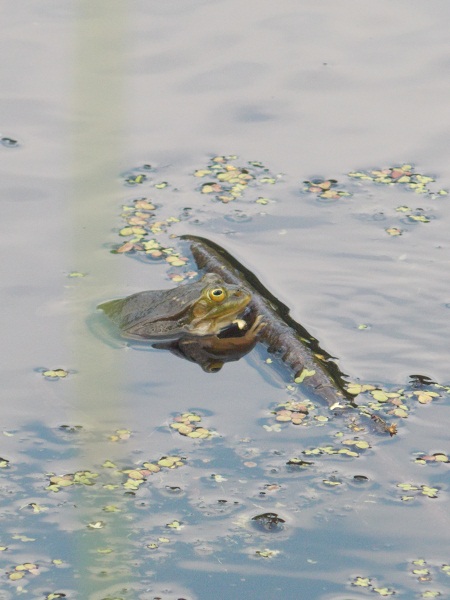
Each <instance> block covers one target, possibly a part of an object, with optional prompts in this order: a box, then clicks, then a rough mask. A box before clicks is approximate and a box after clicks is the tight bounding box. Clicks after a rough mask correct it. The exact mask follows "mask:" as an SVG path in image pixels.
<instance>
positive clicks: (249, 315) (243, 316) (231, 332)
mask: <svg viewBox="0 0 450 600" xmlns="http://www.w3.org/2000/svg"><path fill="white" fill-rule="evenodd" d="M255 317H256V315H255V313H254V311H253V310H252V309H251V308H250V307H249V306H248V305H247V306H246V307H245V308H244V309H243V311H242V312H240V313H238V314H237V315H236V319H235V320H234V321H233V322H232V323H230V324H229V325H227V326H226V327H224V328H223V329H222V331H220V332H219V333H218V334H217V337H218V338H220V339H225V338H236V337H243V336H244V335H245V334H246V332H247V331H248V330H249V328H250V327H251V326H252V324H253V322H254V320H255Z"/></svg>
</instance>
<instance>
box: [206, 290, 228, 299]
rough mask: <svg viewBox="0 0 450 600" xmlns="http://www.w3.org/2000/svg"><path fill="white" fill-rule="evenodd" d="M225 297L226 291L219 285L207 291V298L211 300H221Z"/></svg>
mask: <svg viewBox="0 0 450 600" xmlns="http://www.w3.org/2000/svg"><path fill="white" fill-rule="evenodd" d="M225 297H226V292H225V290H224V288H221V287H217V288H213V289H212V290H209V292H208V298H209V299H210V300H212V301H213V302H223V300H225Z"/></svg>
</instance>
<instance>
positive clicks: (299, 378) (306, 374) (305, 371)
mask: <svg viewBox="0 0 450 600" xmlns="http://www.w3.org/2000/svg"><path fill="white" fill-rule="evenodd" d="M315 374H316V371H315V369H310V370H308V369H307V368H306V367H305V368H304V369H303V370H302V371H301V373H300V374H299V375H297V376H296V377H295V379H294V381H295V383H303V381H304V380H305V379H306V378H307V377H312V376H313V375H315Z"/></svg>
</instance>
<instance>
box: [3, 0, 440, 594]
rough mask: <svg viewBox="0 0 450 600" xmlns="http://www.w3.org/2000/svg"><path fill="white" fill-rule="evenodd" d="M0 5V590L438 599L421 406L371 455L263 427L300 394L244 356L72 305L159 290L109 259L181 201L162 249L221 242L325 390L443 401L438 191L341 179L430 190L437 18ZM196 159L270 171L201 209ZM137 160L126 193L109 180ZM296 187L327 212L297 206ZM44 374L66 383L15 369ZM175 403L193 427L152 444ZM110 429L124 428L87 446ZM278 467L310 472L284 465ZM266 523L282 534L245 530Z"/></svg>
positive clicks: (364, 8)
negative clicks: (292, 462)
mask: <svg viewBox="0 0 450 600" xmlns="http://www.w3.org/2000/svg"><path fill="white" fill-rule="evenodd" d="M2 13H3V14H2V17H3V18H2V19H1V31H2V35H1V36H0V45H1V49H2V56H3V57H4V59H3V61H2V67H1V72H2V76H1V81H2V96H1V100H0V103H1V114H2V117H3V118H2V124H1V130H0V133H1V135H2V136H3V137H4V138H11V139H13V140H17V141H18V142H19V143H18V145H14V144H11V143H8V141H7V140H6V141H5V142H4V143H3V144H1V145H0V155H1V171H2V173H1V181H2V184H1V185H2V200H3V201H2V208H3V212H2V235H1V243H2V246H3V257H4V260H3V273H4V275H3V277H2V283H1V288H2V306H3V311H2V312H3V325H2V328H3V339H4V350H3V354H2V367H1V373H2V389H3V395H4V401H3V411H2V420H1V430H2V431H4V435H3V437H2V444H1V449H0V456H2V457H3V458H4V459H6V460H7V461H9V463H8V465H7V466H6V465H5V468H4V469H0V475H1V479H0V504H1V509H0V547H1V548H2V549H3V548H6V549H5V550H3V551H2V552H0V557H1V561H0V582H1V583H0V599H1V600H10V599H11V598H15V597H16V596H18V595H20V594H21V593H22V592H27V593H28V596H29V597H33V598H34V597H36V598H57V597H64V596H61V595H60V596H58V595H57V594H66V597H68V598H80V599H81V598H89V599H91V598H92V600H103V599H111V598H124V599H127V600H129V599H133V598H142V599H143V600H150V599H154V598H163V599H164V600H174V599H177V598H186V599H189V600H194V599H201V600H209V599H210V598H214V599H215V600H216V599H218V600H222V599H223V600H228V599H230V598H251V599H252V600H253V599H255V600H256V598H258V599H259V598H263V599H264V600H270V599H272V598H279V597H282V596H283V597H285V598H298V597H305V598H306V597H307V598H309V599H311V600H316V599H317V600H357V599H358V600H359V599H360V598H365V597H368V594H369V591H370V590H372V591H371V593H370V595H372V596H374V594H378V595H381V596H383V593H384V594H385V595H387V594H388V593H390V592H393V591H395V592H397V593H398V595H399V596H400V594H401V593H403V596H404V597H407V598H421V597H437V596H436V595H435V596H433V595H428V596H426V595H425V594H426V593H427V592H428V593H429V594H433V593H437V592H440V594H441V596H440V597H441V598H445V597H448V595H449V590H450V586H449V579H448V570H447V569H446V568H445V566H444V567H443V565H448V564H449V563H450V552H449V550H448V531H449V519H448V511H447V509H446V505H447V502H448V488H449V476H448V468H449V466H448V464H447V463H440V464H427V465H421V464H417V463H415V462H414V461H415V458H416V457H417V455H418V453H421V452H423V453H425V454H433V453H435V452H443V453H448V452H450V447H449V443H448V433H447V425H446V423H448V421H449V418H450V404H449V400H448V395H447V393H446V392H445V390H444V391H442V392H441V394H442V396H441V398H439V399H438V400H435V401H433V402H432V403H431V404H429V405H419V403H417V402H415V401H414V402H412V401H411V403H410V405H409V407H410V414H409V416H408V418H407V419H402V418H397V419H395V420H397V421H398V422H399V434H398V435H397V436H396V437H394V438H391V439H386V438H384V437H380V436H376V435H375V434H374V433H371V432H369V433H367V432H355V431H350V430H349V429H348V428H347V424H346V422H345V421H344V420H339V419H334V420H330V421H327V422H323V424H322V425H319V423H320V421H317V420H314V418H312V419H311V425H310V426H309V427H295V426H292V425H291V426H285V425H283V426H282V427H281V429H280V430H279V431H276V430H274V429H272V430H267V427H272V426H273V425H275V421H274V418H273V415H271V414H270V410H271V409H273V408H274V407H275V405H276V404H278V403H281V402H285V401H286V400H288V399H289V398H290V397H291V396H292V395H293V397H295V398H297V397H298V398H300V397H301V390H300V391H296V392H292V394H291V393H290V391H289V390H286V385H287V384H288V383H289V381H290V380H289V374H288V373H287V372H286V371H283V369H282V368H281V367H279V368H274V367H273V365H272V366H270V365H267V364H265V362H264V360H265V359H266V358H267V356H266V354H265V351H264V350H263V349H261V348H259V349H257V350H256V351H254V352H252V354H250V355H249V356H248V357H246V358H244V359H243V360H241V361H239V362H238V363H232V364H230V365H225V367H224V369H223V370H222V371H221V372H220V373H218V374H216V375H207V374H205V373H204V372H203V371H201V369H200V368H199V367H198V366H196V365H193V364H190V363H188V362H186V361H181V360H179V359H178V358H176V357H174V356H172V355H170V354H169V353H166V352H162V351H155V350H148V351H145V350H142V349H137V348H136V347H134V346H131V347H127V346H126V345H125V344H124V343H123V342H122V341H120V340H118V339H117V338H115V339H114V338H112V339H105V338H104V337H102V336H101V335H98V334H97V332H96V330H95V328H93V327H92V325H93V320H92V319H93V317H92V315H94V314H95V307H96V305H97V304H98V303H99V302H101V301H103V300H105V299H108V298H112V297H118V296H121V295H126V294H129V293H132V292H135V291H139V290H143V289H158V288H163V287H170V286H172V285H173V283H172V282H171V281H170V280H169V279H168V277H167V272H168V269H167V263H164V262H158V263H154V264H148V262H142V261H137V260H133V259H132V258H130V257H129V256H126V255H115V254H111V253H110V249H111V248H112V247H113V246H114V245H116V244H117V243H119V242H120V241H121V240H120V236H119V235H118V230H119V229H120V228H121V227H122V226H123V221H122V220H121V218H120V213H121V207H122V205H123V204H130V203H131V202H132V201H133V199H135V198H137V197H141V196H145V197H148V198H151V199H153V200H154V202H156V203H157V206H158V210H157V216H158V218H159V217H161V218H163V219H165V218H167V217H169V216H178V215H179V214H180V213H181V212H182V210H183V209H184V208H185V207H190V208H191V218H190V219H188V220H185V221H182V222H181V223H176V224H174V225H173V226H172V227H171V229H170V231H169V233H174V234H176V235H181V234H184V233H191V234H194V235H202V236H205V237H207V238H210V239H212V240H213V241H215V242H216V243H218V244H221V245H222V246H224V247H225V248H226V249H227V250H228V251H229V252H231V253H232V254H233V255H235V256H236V257H237V258H238V259H239V260H240V261H241V262H242V263H244V264H245V265H246V266H247V267H248V268H249V269H251V270H252V271H253V272H254V273H255V274H256V275H257V276H258V277H259V278H260V279H261V281H262V282H263V283H264V284H265V285H266V286H267V287H268V288H269V289H270V290H271V291H272V293H273V294H275V295H276V296H277V297H279V298H280V300H281V301H283V302H284V303H285V304H287V305H288V306H289V307H291V314H292V316H293V317H294V318H295V319H296V320H298V321H299V322H300V323H302V325H304V326H305V327H306V328H307V329H308V330H309V331H310V332H311V333H312V334H313V335H315V336H316V337H317V338H318V339H319V340H320V342H321V344H322V346H323V347H324V348H325V349H326V350H327V351H328V352H330V353H331V354H332V355H334V356H336V357H338V358H339V364H340V367H341V369H342V370H343V371H344V372H345V373H347V374H348V376H349V379H350V380H351V381H360V382H364V383H365V382H368V383H375V384H378V385H380V386H381V387H385V388H388V389H395V390H398V389H399V388H402V387H406V388H407V389H408V390H411V388H410V387H407V386H408V381H409V376H410V375H411V374H417V373H418V374H421V375H427V376H429V377H431V378H432V379H433V380H434V381H437V382H439V383H441V384H444V385H449V384H450V378H449V374H448V358H449V348H448V327H447V323H448V315H449V314H450V313H449V310H450V309H449V305H450V283H449V279H448V277H447V271H448V266H449V259H450V257H449V243H448V225H449V223H450V208H449V206H450V205H449V200H448V198H449V197H448V196H444V195H433V194H427V193H426V194H416V193H414V191H411V190H407V189H405V186H400V185H396V186H389V187H388V186H383V185H376V184H374V183H373V182H370V181H365V180H363V181H360V180H354V179H351V178H349V177H348V176H347V174H348V173H349V172H351V171H355V170H370V169H375V168H381V167H389V166H394V165H397V166H398V165H402V164H404V163H408V164H413V165H414V166H415V169H416V172H417V173H420V174H426V175H432V176H433V177H434V178H435V179H436V181H435V182H432V183H430V184H429V187H430V189H432V190H433V191H434V192H436V191H438V190H440V189H448V188H449V186H450V170H449V166H448V165H449V162H450V161H449V150H448V143H447V139H448V135H449V131H448V130H449V128H450V117H449V111H448V108H447V104H448V96H449V86H450V84H449V80H448V65H449V61H450V53H449V47H448V27H447V21H448V17H449V15H450V8H449V6H448V3H446V2H444V1H439V0H436V1H435V2H433V3H432V4H429V3H428V4H424V3H422V2H418V1H415V0H414V1H408V2H406V1H403V0H400V1H399V2H396V3H395V4H392V3H391V2H387V1H385V0H379V2H377V3H372V4H368V3H364V4H361V3H359V2H356V1H343V2H339V3H335V2H331V1H328V0H327V1H325V2H321V3H316V2H312V1H304V2H302V3H298V2H294V1H291V0H287V1H285V2H283V3H282V5H268V4H267V5H264V3H263V5H262V4H261V3H257V2H247V3H245V4H244V5H243V4H242V3H238V2H233V1H228V2H219V1H217V2H200V1H195V0H192V1H186V0H184V1H183V2H170V3H154V2H151V3H148V2H139V1H136V2H132V3H127V4H126V6H125V5H124V4H122V3H118V2H114V1H113V2H109V3H108V4H107V5H106V4H104V3H100V4H96V3H87V2H78V3H63V4H61V3H59V2H50V1H48V2H47V1H45V2H40V3H39V5H37V4H35V3H32V2H27V1H25V2H21V3H19V4H17V5H14V6H12V5H11V6H8V7H6V6H4V7H3V11H2ZM216 154H224V155H229V154H236V155H238V156H239V159H237V160H236V161H234V162H235V164H237V165H245V164H246V163H247V161H254V160H258V161H262V163H263V164H264V165H265V166H266V167H267V168H268V169H270V172H271V173H273V174H275V175H282V176H281V177H277V178H276V180H277V183H276V184H273V185H272V184H259V185H258V186H257V187H255V188H254V189H253V191H250V192H248V193H246V194H245V195H244V197H243V198H242V199H240V200H236V201H234V202H230V203H229V204H226V205H225V204H222V203H220V202H212V201H211V199H210V197H209V196H207V195H202V194H200V193H199V190H198V187H199V185H200V184H201V183H202V181H200V180H198V179H196V178H194V177H193V176H192V174H193V172H194V171H195V170H196V169H202V168H204V167H205V166H206V165H207V164H208V160H209V158H210V157H212V156H214V155H216ZM144 164H151V165H153V166H154V168H155V170H154V171H153V172H152V173H151V176H150V177H149V179H148V180H147V181H146V182H145V183H144V184H142V185H136V186H127V185H126V184H125V179H126V176H127V174H128V173H130V170H132V169H135V168H138V167H141V166H142V165H144ZM315 177H320V178H325V179H326V178H333V179H336V180H338V185H337V188H338V189H345V190H347V191H349V192H350V193H352V194H353V195H352V196H350V197H342V198H340V199H338V200H324V199H318V198H317V197H316V195H314V194H311V193H308V192H304V193H303V192H301V190H302V189H303V187H304V184H303V181H305V180H311V179H313V178H315ZM161 181H167V182H168V183H169V185H168V187H167V188H165V189H155V187H154V184H155V183H159V182H161ZM258 196H263V197H266V196H267V197H268V198H270V200H271V202H269V203H268V204H266V205H261V204H257V203H255V202H254V200H255V198H256V197H258ZM272 200H273V201H274V202H272ZM400 206H406V207H408V211H407V212H406V213H404V212H401V211H398V210H396V209H398V207H400ZM418 209H422V210H418ZM406 214H414V215H416V216H417V215H425V216H426V217H427V219H429V222H420V221H416V222H414V221H413V220H411V219H410V218H408V217H407V216H406ZM390 227H397V228H400V229H401V230H402V232H403V233H402V235H401V236H390V235H388V234H387V232H386V229H388V228H390ZM172 243H173V245H174V246H176V244H177V242H176V240H172ZM171 271H176V269H171ZM181 271H183V269H181ZM71 272H79V273H83V274H86V276H85V277H68V274H69V273H71ZM94 322H95V318H94ZM361 324H366V325H368V326H369V327H368V328H367V329H359V326H360V325H361ZM54 368H65V369H68V370H69V375H68V377H66V378H65V379H64V380H61V381H54V382H52V381H48V380H46V379H45V378H44V377H43V376H42V373H41V372H40V371H39V369H54ZM194 409H196V410H197V411H198V412H199V413H200V414H201V415H202V416H203V421H202V423H205V427H209V428H210V429H215V430H217V432H218V433H219V434H220V436H221V437H219V436H217V437H214V438H213V439H212V440H198V441H195V440H192V439H189V438H186V437H182V436H179V435H178V434H176V433H174V431H173V430H171V429H170V427H169V425H170V423H171V422H172V418H173V416H174V415H176V414H179V413H183V412H185V411H189V410H194ZM319 413H320V414H321V415H323V416H326V414H327V411H326V407H318V408H317V411H316V413H314V414H319ZM62 425H68V426H72V427H73V426H77V425H81V426H82V429H81V430H76V431H73V432H70V431H68V430H67V429H61V428H60V427H61V426H62ZM264 425H266V428H264V427H263V426H264ZM117 429H127V430H129V431H131V432H132V433H131V437H130V438H129V439H123V440H119V441H111V440H110V439H109V436H111V434H113V432H114V431H115V430H117ZM340 433H343V436H340V435H339V434H340ZM125 437H126V436H125ZM355 437H360V438H361V439H364V440H368V441H369V443H370V445H371V448H369V449H367V450H365V451H363V452H361V455H360V456H359V457H358V458H356V457H353V458H352V457H348V456H342V455H326V454H325V455H323V454H322V455H319V454H313V455H304V454H302V452H303V451H304V450H307V451H308V450H311V449H314V448H318V447H322V448H323V447H324V446H328V445H332V446H333V447H339V448H341V447H342V444H341V442H342V440H345V439H347V438H349V439H353V438H355ZM167 454H175V455H177V456H183V457H185V458H186V465H185V466H183V467H181V468H179V469H168V468H167V469H166V470H164V469H162V470H161V472H160V473H159V474H158V475H157V476H152V478H151V479H150V477H149V481H148V482H146V483H144V484H143V485H142V486H140V487H139V489H138V490H137V491H135V493H134V495H133V494H131V493H130V490H129V489H128V490H127V489H126V488H125V489H124V488H123V487H122V484H123V482H124V480H125V479H126V478H125V479H124V475H123V474H121V473H118V471H119V470H120V469H126V468H131V467H135V468H136V469H137V468H138V467H139V468H140V467H141V466H142V463H143V462H145V461H157V460H158V459H159V458H160V457H161V456H163V455H167ZM292 457H303V458H304V459H305V460H311V461H313V462H314V465H313V466H312V467H310V468H306V469H305V470H303V471H302V470H295V469H290V468H288V467H287V466H286V462H287V461H288V460H289V459H290V458H292ZM106 460H109V461H113V462H114V463H115V464H116V468H114V467H108V466H102V465H104V464H105V463H104V461H106ZM84 470H89V471H92V472H94V473H98V474H99V477H98V478H96V479H95V485H92V486H83V485H79V486H75V485H73V486H70V487H68V488H65V489H61V490H60V491H58V492H52V491H48V490H46V489H45V488H46V486H47V485H48V483H49V475H48V474H49V473H54V474H55V475H64V474H73V473H75V472H76V471H84ZM218 475H219V476H220V477H217V476H218ZM355 475H364V476H365V477H367V478H368V480H367V481H363V482H361V481H360V482H359V483H358V482H357V480H355V479H354V476H355ZM336 481H338V484H337V485H335V482H336ZM330 482H331V483H330ZM400 482H409V483H411V484H415V485H416V486H418V487H419V488H420V486H421V485H428V486H430V487H436V488H439V492H438V497H437V498H429V497H427V496H426V495H424V494H423V493H422V492H421V490H422V488H420V489H419V490H415V491H412V492H404V493H403V492H402V491H401V490H399V488H397V487H396V485H397V484H398V483H400ZM104 485H106V486H107V487H102V486H104ZM111 486H113V487H111ZM171 488H181V489H180V490H178V489H171ZM131 491H132V490H131ZM127 492H128V493H127ZM402 495H411V497H412V498H413V499H412V500H403V501H402V500H401V496H402ZM36 506H37V507H38V508H35V507H36ZM112 506H113V507H115V508H111V507H112ZM105 507H107V508H106V510H105ZM108 507H109V508H108ZM116 509H120V511H119V510H116ZM267 512H274V513H277V514H279V515H280V516H281V517H282V518H283V519H284V520H285V523H284V528H283V530H282V531H279V532H274V531H269V532H265V531H261V530H258V529H255V528H254V527H253V526H252V521H251V519H252V518H253V517H254V516H255V515H258V514H263V513H267ZM176 520H179V521H181V523H182V527H181V528H180V529H178V528H177V527H176V525H174V521H176ZM99 522H102V523H101V524H100V525H98V523H99ZM89 524H90V525H89ZM96 524H97V525H96ZM169 524H172V525H173V526H172V527H167V525H169ZM161 538H162V539H161ZM152 544H156V545H157V546H158V547H157V548H154V547H153V546H152ZM261 553H263V554H261ZM264 553H267V555H264ZM419 559H420V560H424V561H425V562H426V564H422V563H418V564H413V562H412V561H414V560H416V561H417V560H419ZM60 560H61V561H62V563H61V564H60V563H59V562H58V561H60ZM54 561H56V563H55V562H54ZM33 564H34V565H35V566H36V568H34V569H33V568H32V567H30V566H28V567H23V569H22V570H21V569H20V568H19V569H17V567H20V565H33ZM414 569H425V570H427V573H414V574H413V570H414ZM24 572H25V573H26V575H25V576H24V577H21V578H20V576H18V575H16V576H13V577H11V575H12V574H14V573H19V574H20V573H24ZM358 577H360V578H369V579H370V582H367V580H364V579H360V580H359V579H357V578H358ZM420 578H422V579H421V580H419V579H420ZM352 582H353V585H352ZM358 584H360V585H358ZM385 588H386V589H387V591H386V589H385ZM51 594H55V595H54V596H51ZM374 597H375V596H374Z"/></svg>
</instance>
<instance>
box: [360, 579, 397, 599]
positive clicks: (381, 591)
mask: <svg viewBox="0 0 450 600" xmlns="http://www.w3.org/2000/svg"><path fill="white" fill-rule="evenodd" d="M351 585H352V586H354V587H362V588H369V589H371V591H372V592H375V594H378V595H379V596H381V597H383V598H386V597H388V596H393V595H394V594H395V593H396V592H395V590H393V589H392V588H388V587H380V586H376V584H374V583H373V582H372V579H370V577H359V576H358V577H355V578H354V579H353V580H352V581H351Z"/></svg>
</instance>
